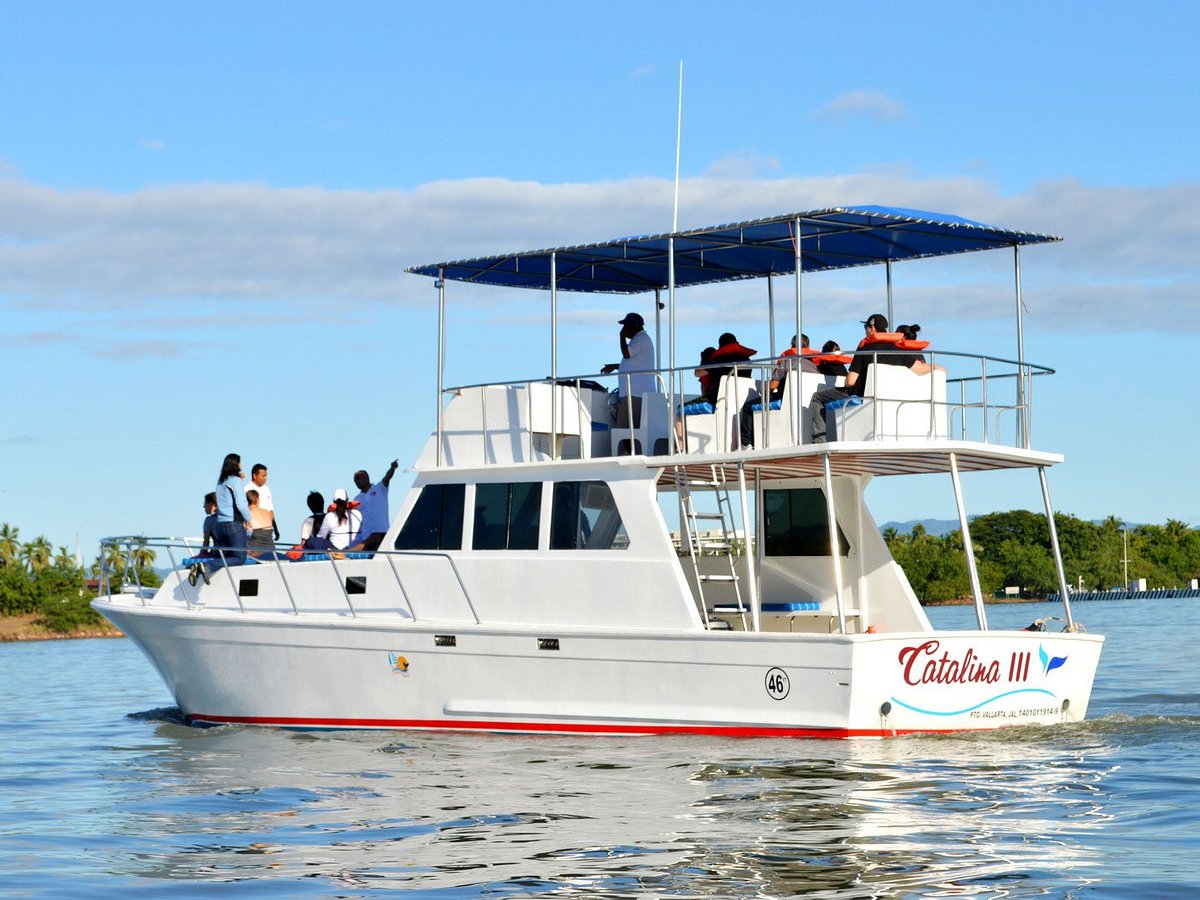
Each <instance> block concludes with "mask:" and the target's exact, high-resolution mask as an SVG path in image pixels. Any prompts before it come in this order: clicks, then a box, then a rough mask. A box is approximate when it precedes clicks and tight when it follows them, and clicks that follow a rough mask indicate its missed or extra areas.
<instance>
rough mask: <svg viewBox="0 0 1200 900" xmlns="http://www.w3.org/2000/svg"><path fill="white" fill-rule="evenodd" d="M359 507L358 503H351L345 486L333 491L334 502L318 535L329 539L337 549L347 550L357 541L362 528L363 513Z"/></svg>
mask: <svg viewBox="0 0 1200 900" xmlns="http://www.w3.org/2000/svg"><path fill="white" fill-rule="evenodd" d="M357 507H358V504H357V503H355V504H353V505H352V504H351V503H350V497H349V495H347V493H346V490H345V488H338V489H337V490H336V491H334V492H333V503H332V504H331V505H330V508H329V512H327V513H326V514H325V521H324V522H322V523H321V530H320V531H318V532H317V537H318V538H325V539H326V540H328V541H329V543H330V544H332V545H333V548H334V549H335V550H345V549H346V548H347V547H349V546H350V545H351V544H353V543H355V542H356V541H357V540H358V533H359V531H361V530H362V513H360V512H359V511H358V508H357Z"/></svg>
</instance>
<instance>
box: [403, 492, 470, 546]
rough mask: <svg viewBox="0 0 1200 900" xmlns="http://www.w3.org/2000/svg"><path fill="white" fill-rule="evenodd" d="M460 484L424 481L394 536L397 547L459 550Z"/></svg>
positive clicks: (461, 493) (461, 501)
mask: <svg viewBox="0 0 1200 900" xmlns="http://www.w3.org/2000/svg"><path fill="white" fill-rule="evenodd" d="M465 498H466V489H465V486H464V485H461V484H427V485H425V487H423V488H421V496H419V497H418V498H417V502H416V504H414V505H413V508H412V512H410V513H409V514H408V520H407V521H406V522H405V523H404V527H403V528H401V529H400V534H399V535H397V536H396V543H395V548H396V549H397V550H461V549H462V527H463V503H464V502H465Z"/></svg>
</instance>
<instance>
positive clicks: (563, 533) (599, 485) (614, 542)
mask: <svg viewBox="0 0 1200 900" xmlns="http://www.w3.org/2000/svg"><path fill="white" fill-rule="evenodd" d="M628 546H629V535H628V534H627V533H626V531H625V524H624V523H623V522H622V521H621V513H620V512H619V511H618V510H617V504H616V503H615V502H614V501H613V495H612V489H611V488H609V486H608V485H607V484H605V483H604V482H603V481H559V482H556V483H555V485H554V503H553V507H552V511H551V514H550V549H551V550H624V549H625V548H627V547H628Z"/></svg>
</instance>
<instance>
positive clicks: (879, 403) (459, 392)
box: [409, 206, 1060, 477]
mask: <svg viewBox="0 0 1200 900" xmlns="http://www.w3.org/2000/svg"><path fill="white" fill-rule="evenodd" d="M1057 240H1060V239H1059V238H1057V237H1054V236H1052V235H1043V234H1036V233H1032V232H1022V231H1013V230H1010V229H1005V228H999V227H995V226H990V225H984V224H982V223H979V222H973V221H970V220H967V219H963V218H960V217H957V216H950V215H944V214H940V213H929V212H922V211H919V210H908V209H895V208H885V207H875V206H866V207H857V208H835V209H826V210H818V211H814V212H807V213H795V214H789V215H783V216H775V217H771V218H767V219H756V220H752V221H746V222H740V223H735V224H731V225H721V226H714V227H709V228H701V229H694V230H690V231H681V232H677V233H672V234H659V235H650V236H644V237H634V238H621V239H617V240H613V241H608V242H604V243H598V244H589V245H582V246H571V247H559V248H553V249H547V250H535V251H524V252H518V253H512V254H502V255H498V256H492V257H481V258H477V259H468V260H459V261H455V262H444V263H436V264H432V265H426V266H417V267H413V268H411V269H409V271H410V272H414V273H417V274H423V275H429V276H433V277H434V278H436V279H437V281H436V285H437V287H438V302H439V335H438V346H439V365H438V385H437V390H438V395H437V426H436V429H435V430H434V433H433V435H432V436H431V439H430V441H429V443H428V444H427V446H426V448H425V450H424V452H423V453H422V455H421V457H420V459H419V460H418V463H417V466H418V468H421V469H430V468H437V467H455V468H459V467H463V466H468V467H476V466H491V465H519V464H535V463H538V464H544V463H547V462H551V463H553V462H557V461H560V460H562V461H566V460H598V459H602V458H605V457H616V456H634V457H639V458H641V460H642V464H644V465H652V466H658V467H663V468H667V467H671V468H674V467H675V466H684V467H710V466H712V465H714V464H717V465H722V466H727V465H729V466H736V465H737V464H738V463H739V462H741V463H746V462H747V461H750V460H753V463H754V466H755V468H756V469H758V470H759V471H760V473H761V474H766V473H768V472H776V473H778V474H777V475H775V476H772V477H790V475H789V473H797V474H798V475H803V474H819V473H820V472H821V471H822V469H823V468H824V467H825V466H826V465H830V466H832V467H834V469H835V471H837V472H844V473H855V474H873V475H879V474H907V473H917V472H939V471H947V470H948V469H949V468H950V466H951V459H952V458H953V459H954V460H956V462H957V465H958V466H959V467H960V468H963V469H984V468H1008V467H1013V466H1045V465H1048V464H1051V463H1054V462H1057V461H1059V459H1060V458H1059V457H1058V456H1056V455H1054V454H1047V453H1041V452H1037V451H1035V450H1033V448H1032V442H1031V434H1032V429H1033V408H1034V407H1033V400H1034V393H1035V391H1034V389H1035V383H1037V382H1040V381H1042V380H1043V378H1042V376H1046V375H1050V374H1052V372H1051V370H1049V369H1047V368H1045V367H1042V366H1037V365H1033V364H1031V363H1029V362H1027V361H1026V360H1025V359H1024V358H1023V357H1024V351H1023V341H1022V328H1021V319H1020V316H1021V296H1020V294H1021V286H1020V248H1021V247H1022V246H1024V245H1027V244H1038V243H1046V242H1052V241H1057ZM994 249H1010V250H1011V251H1012V252H1013V253H1014V256H1015V263H1016V264H1015V267H1014V271H1015V274H1016V300H1017V302H1016V305H1015V308H1016V315H1017V323H1016V326H1017V327H1016V332H1017V342H1016V344H1017V352H1016V354H1015V357H1016V358H1013V359H1001V358H996V357H983V356H979V355H975V354H970V353H958V352H953V351H950V350H943V349H941V348H929V349H927V350H925V351H924V353H923V356H924V359H925V361H926V362H928V363H930V364H932V366H933V370H932V371H929V372H927V373H925V374H917V373H916V372H915V371H911V370H909V369H907V368H905V367H903V366H895V365H885V364H884V363H886V362H887V360H886V359H882V358H881V357H883V356H884V355H885V354H882V353H873V354H872V356H871V358H870V359H869V360H868V361H869V362H870V363H871V365H869V367H868V368H867V369H866V370H865V378H863V382H864V391H863V396H862V397H861V399H860V398H854V399H852V400H850V401H849V402H843V403H841V404H835V405H834V406H831V407H828V408H827V411H826V422H825V423H822V422H821V420H820V419H819V418H816V417H814V410H816V409H818V408H819V407H821V406H822V404H820V403H817V404H815V405H814V404H813V395H814V394H815V393H816V392H817V391H818V390H821V389H822V388H825V387H830V386H834V384H835V382H834V380H833V379H832V378H828V377H826V376H821V375H818V374H817V373H815V372H808V371H797V370H796V369H792V370H791V377H788V378H787V379H786V382H785V386H784V389H783V391H782V395H781V396H779V397H777V398H776V399H773V400H771V401H764V400H763V399H762V397H761V395H762V394H765V393H767V391H766V387H765V386H766V385H767V384H768V383H769V381H770V380H771V376H772V370H773V369H775V367H776V366H777V365H778V359H776V358H769V357H768V358H759V359H755V360H750V361H748V362H739V363H738V364H737V367H736V370H735V371H733V372H732V373H731V374H730V375H728V376H727V377H724V378H722V379H721V380H720V382H719V387H718V390H717V396H716V399H715V401H714V402H713V403H711V404H709V405H708V406H707V407H704V408H696V407H695V406H689V405H688V401H689V400H691V399H692V398H693V395H694V394H695V392H696V380H695V376H694V375H693V370H694V365H682V366H681V365H678V364H677V363H678V359H679V357H680V356H685V357H686V358H687V359H689V360H690V359H692V358H694V353H695V350H694V348H689V349H688V350H686V351H684V352H681V353H679V354H677V353H676V335H675V310H676V302H675V293H676V289H677V288H681V287H685V286H691V285H700V284H710V283H714V282H722V281H742V280H748V279H756V278H764V277H765V278H768V279H769V278H770V276H783V275H790V276H792V277H793V278H794V285H795V290H794V303H791V304H790V306H791V310H790V311H791V312H792V313H794V333H796V334H799V333H802V332H803V330H804V328H803V325H804V312H803V302H802V296H803V294H802V289H801V281H802V278H803V276H805V275H808V274H812V273H814V272H821V271H828V270H832V269H841V268H848V267H855V266H868V265H881V266H884V267H886V269H887V284H888V297H887V311H888V318H889V320H891V318H892V298H891V266H892V265H893V264H894V263H897V262H902V261H906V260H913V259H924V258H930V257H937V256H944V255H950V254H959V253H966V252H973V251H978V250H994ZM447 281H464V282H470V283H474V284H488V285H494V286H497V287H502V288H530V289H539V290H545V291H547V292H548V295H549V301H550V304H549V305H550V310H549V312H550V326H551V327H550V342H551V354H550V355H551V365H550V377H549V378H543V379H539V380H530V381H522V382H507V383H503V384H471V385H461V386H456V387H446V385H445V380H444V371H443V369H444V359H445V339H446V336H445V332H444V328H443V327H442V324H441V323H442V322H444V308H445V302H446V283H447ZM770 284H771V282H770V281H768V285H769V286H770ZM562 291H568V292H583V293H609V294H621V295H624V294H636V293H649V292H653V296H654V302H653V309H654V310H655V313H654V315H655V316H656V317H657V319H656V321H655V324H654V331H655V333H656V334H658V335H659V338H660V340H659V341H658V344H659V345H662V344H665V345H666V348H667V352H666V354H665V356H666V362H665V364H664V361H663V354H662V352H661V350H662V347H661V346H660V347H659V349H660V354H659V359H658V363H657V367H656V368H655V369H653V370H652V371H653V376H654V383H655V385H656V388H657V389H656V390H653V391H649V392H645V393H641V394H640V395H639V397H638V399H639V400H640V401H641V411H640V413H639V412H638V411H636V410H635V409H633V408H632V404H631V402H630V400H629V399H628V398H626V399H625V400H624V401H622V402H623V403H624V404H626V407H627V408H625V409H620V408H617V409H613V408H612V406H611V404H610V392H611V391H612V389H613V388H614V387H616V386H617V379H616V377H605V376H602V375H599V374H585V375H562V374H560V370H559V368H558V355H557V325H556V323H557V305H558V296H559V293H560V292H562ZM664 295H665V296H664ZM766 295H767V298H766V299H767V304H766V305H767V306H768V307H769V309H768V314H769V318H770V322H771V325H772V331H774V323H775V306H774V293H773V291H772V290H771V289H770V287H769V288H768V291H767V292H766ZM664 299H665V301H666V302H665V303H664V302H662V301H663V300H664ZM882 305H883V304H882V303H881V304H880V306H881V307H882ZM663 308H665V309H666V322H665V323H664V322H663V321H662V314H661V313H660V312H659V310H661V309H663ZM767 317H768V316H766V315H765V316H764V318H767ZM789 324H790V323H789ZM664 325H665V330H666V334H665V335H664V334H663V331H664ZM650 327H651V326H650V325H649V324H647V330H649V329H650ZM788 331H789V332H791V331H792V329H791V328H788ZM847 349H849V348H847ZM793 359H794V357H793ZM642 371H646V370H642ZM623 377H628V376H623ZM623 393H626V394H628V393H629V391H624V392H623ZM614 399H615V398H614ZM764 406H765V408H764ZM630 421H633V423H634V424H633V427H630V426H629V425H628V424H627V423H628V422H630ZM814 432H815V433H814ZM750 445H752V446H753V449H749V446H750Z"/></svg>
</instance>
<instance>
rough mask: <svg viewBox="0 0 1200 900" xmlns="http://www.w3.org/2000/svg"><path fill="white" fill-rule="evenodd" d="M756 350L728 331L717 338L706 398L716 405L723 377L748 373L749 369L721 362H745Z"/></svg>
mask: <svg viewBox="0 0 1200 900" xmlns="http://www.w3.org/2000/svg"><path fill="white" fill-rule="evenodd" d="M754 353H755V351H754V350H751V349H750V348H749V347H743V346H742V345H741V344H739V343H738V339H737V338H736V337H734V336H733V335H732V334H730V333H729V332H728V331H727V332H725V333H724V334H723V335H721V337H720V338H718V340H717V349H716V351H714V352H713V354H712V355H711V356H709V358H708V365H707V366H706V367H705V368H707V369H708V375H709V378H710V379H711V380H710V381H709V384H708V387H707V388H706V389H705V391H704V399H705V400H707V401H708V402H709V403H711V404H713V405H714V406H716V404H717V397H718V396H719V394H720V391H721V378H722V377H724V376H725V375H739V374H741V375H748V374H749V371H748V370H747V369H741V370H739V369H738V367H737V366H730V365H718V364H719V363H731V362H744V361H746V360H748V359H750V358H751V357H752V356H754Z"/></svg>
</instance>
